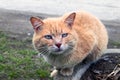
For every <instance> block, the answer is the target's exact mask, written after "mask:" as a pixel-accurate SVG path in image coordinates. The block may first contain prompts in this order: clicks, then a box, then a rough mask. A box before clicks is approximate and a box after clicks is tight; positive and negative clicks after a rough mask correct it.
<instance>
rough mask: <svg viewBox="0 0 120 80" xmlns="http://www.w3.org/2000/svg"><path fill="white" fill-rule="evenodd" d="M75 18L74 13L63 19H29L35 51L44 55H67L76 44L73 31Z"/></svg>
mask: <svg viewBox="0 0 120 80" xmlns="http://www.w3.org/2000/svg"><path fill="white" fill-rule="evenodd" d="M75 16H76V13H71V14H70V15H68V16H67V17H65V18H64V17H60V18H48V19H44V20H41V19H40V18H36V17H31V18H30V21H31V24H32V26H33V29H34V36H33V45H34V47H35V49H37V50H38V51H39V52H40V53H42V54H44V55H50V54H55V55H58V54H63V55H64V54H69V53H70V51H72V50H73V49H74V46H75V43H76V33H75V31H74V29H73V27H74V26H73V25H74V20H75Z"/></svg>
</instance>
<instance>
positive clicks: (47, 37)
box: [44, 35, 52, 39]
mask: <svg viewBox="0 0 120 80" xmlns="http://www.w3.org/2000/svg"><path fill="white" fill-rule="evenodd" d="M44 37H45V38H46V39H52V35H45V36H44Z"/></svg>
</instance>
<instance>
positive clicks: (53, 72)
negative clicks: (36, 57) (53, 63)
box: [50, 69, 58, 77]
mask: <svg viewBox="0 0 120 80" xmlns="http://www.w3.org/2000/svg"><path fill="white" fill-rule="evenodd" d="M57 74H58V70H56V69H55V70H53V71H52V72H51V73H50V77H55V76H56V75H57Z"/></svg>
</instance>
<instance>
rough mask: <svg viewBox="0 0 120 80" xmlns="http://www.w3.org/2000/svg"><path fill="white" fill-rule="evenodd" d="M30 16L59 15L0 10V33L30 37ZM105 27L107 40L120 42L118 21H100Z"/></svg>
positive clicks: (119, 23)
mask: <svg viewBox="0 0 120 80" xmlns="http://www.w3.org/2000/svg"><path fill="white" fill-rule="evenodd" d="M31 16H39V17H41V18H47V17H54V16H59V15H49V14H41V13H33V12H23V11H15V10H6V9H0V31H6V32H7V33H8V34H9V35H11V36H14V37H15V36H16V37H18V36H20V35H22V36H20V38H25V37H29V36H30V37H31V36H32V34H33V29H32V26H31V24H30V22H29V19H30V17H31ZM102 22H103V23H104V25H105V26H106V27H107V30H108V34H109V39H110V40H111V41H115V42H118V43H119V42H120V21H119V20H113V21H106V20H102Z"/></svg>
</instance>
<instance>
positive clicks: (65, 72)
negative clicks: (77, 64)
mask: <svg viewBox="0 0 120 80" xmlns="http://www.w3.org/2000/svg"><path fill="white" fill-rule="evenodd" d="M60 73H61V74H62V75H63V76H70V75H72V73H73V68H64V69H61V70H60Z"/></svg>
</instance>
